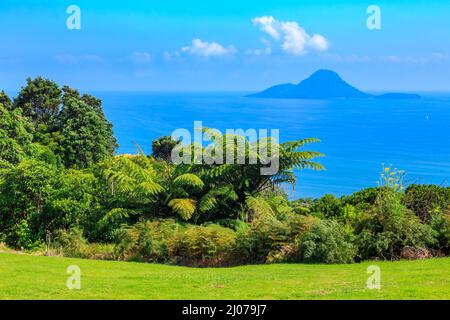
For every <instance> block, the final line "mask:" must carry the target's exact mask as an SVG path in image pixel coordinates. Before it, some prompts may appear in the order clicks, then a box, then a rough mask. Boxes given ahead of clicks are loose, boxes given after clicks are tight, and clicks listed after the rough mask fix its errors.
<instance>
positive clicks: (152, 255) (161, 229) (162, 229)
mask: <svg viewBox="0 0 450 320" xmlns="http://www.w3.org/2000/svg"><path fill="white" fill-rule="evenodd" d="M183 229H184V227H183V226H182V225H180V224H178V223H177V222H175V220H172V219H163V220H155V221H141V222H138V223H136V224H135V225H133V226H132V227H128V226H125V227H124V228H122V229H121V230H120V232H119V234H118V237H117V243H116V246H115V254H116V256H117V258H119V259H123V260H134V261H146V262H161V263H165V262H172V260H173V255H174V253H175V252H177V250H178V248H177V241H178V238H179V233H181V232H182V230H183Z"/></svg>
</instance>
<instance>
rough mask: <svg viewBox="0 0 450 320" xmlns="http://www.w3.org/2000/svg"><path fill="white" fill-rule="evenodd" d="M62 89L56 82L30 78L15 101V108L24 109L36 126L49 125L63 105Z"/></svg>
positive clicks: (23, 111)
mask: <svg viewBox="0 0 450 320" xmlns="http://www.w3.org/2000/svg"><path fill="white" fill-rule="evenodd" d="M61 94H62V92H61V89H60V88H59V86H58V85H57V84H56V82H54V81H52V80H48V79H44V78H42V77H37V78H35V79H31V78H28V79H27V85H26V86H25V87H22V89H21V90H20V93H19V95H18V96H17V97H16V98H15V99H14V103H13V108H20V109H22V113H23V115H24V116H26V117H29V118H30V119H31V120H32V121H33V122H34V123H35V124H36V125H40V124H44V125H49V124H50V123H51V122H52V121H53V120H54V117H55V116H56V115H57V114H58V112H59V108H60V105H61Z"/></svg>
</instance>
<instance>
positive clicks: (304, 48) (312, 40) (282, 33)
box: [252, 16, 330, 56]
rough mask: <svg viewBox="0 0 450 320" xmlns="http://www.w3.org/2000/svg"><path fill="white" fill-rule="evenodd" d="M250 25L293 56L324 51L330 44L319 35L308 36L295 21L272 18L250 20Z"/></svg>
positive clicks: (263, 17) (264, 17)
mask: <svg viewBox="0 0 450 320" xmlns="http://www.w3.org/2000/svg"><path fill="white" fill-rule="evenodd" d="M252 23H253V25H255V26H258V27H259V29H260V30H261V31H263V32H265V33H267V34H268V35H269V36H270V37H271V38H272V39H274V40H275V41H276V42H281V48H282V49H283V51H285V52H286V53H289V54H293V55H298V56H300V55H304V54H306V53H308V51H310V50H311V51H326V50H328V48H329V47H330V42H329V41H328V39H326V38H325V37H324V36H322V35H320V34H313V35H309V34H308V33H307V32H306V31H305V29H303V28H302V27H301V26H300V25H299V24H298V23H297V22H296V21H279V20H276V19H275V18H274V17H272V16H262V17H256V18H254V19H252Z"/></svg>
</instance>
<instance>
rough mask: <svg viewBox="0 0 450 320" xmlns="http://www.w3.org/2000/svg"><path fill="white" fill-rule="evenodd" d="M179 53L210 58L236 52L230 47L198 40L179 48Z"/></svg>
mask: <svg viewBox="0 0 450 320" xmlns="http://www.w3.org/2000/svg"><path fill="white" fill-rule="evenodd" d="M181 52H184V53H188V54H191V55H197V56H203V57H210V56H224V55H230V54H234V53H236V52H237V50H236V48H235V47H234V46H232V45H229V46H227V47H224V46H223V45H221V44H219V43H217V42H207V41H202V40H200V39H194V40H192V44H191V45H190V46H186V47H183V48H181Z"/></svg>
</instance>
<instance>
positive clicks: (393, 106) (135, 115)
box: [95, 92, 450, 198]
mask: <svg viewBox="0 0 450 320" xmlns="http://www.w3.org/2000/svg"><path fill="white" fill-rule="evenodd" d="M95 95H97V96H98V97H100V98H101V99H102V100H103V104H104V109H105V113H106V115H107V117H108V119H109V120H110V121H111V122H112V123H113V125H114V132H115V135H116V137H117V139H118V142H119V144H120V148H119V153H135V152H137V148H136V144H138V145H139V146H140V147H141V148H142V149H143V150H144V151H145V152H148V153H150V152H151V141H152V140H153V139H155V138H157V137H159V136H162V135H170V134H171V133H172V131H174V130H175V129H178V128H185V129H188V130H190V131H191V132H193V129H194V121H202V122H203V125H204V126H207V127H210V128H217V129H219V130H221V131H222V132H225V129H227V128H230V129H238V128H242V129H244V130H246V129H249V128H254V129H279V130H280V140H281V141H282V142H284V141H290V140H297V139H302V138H306V137H315V138H319V139H321V140H322V142H321V143H318V144H312V145H308V146H307V147H306V149H311V150H316V151H320V152H322V153H324V154H325V155H326V156H325V157H324V158H321V159H320V160H319V161H320V162H321V163H322V164H323V165H324V166H325V167H326V170H325V171H321V172H316V171H309V170H305V171H301V172H297V176H298V182H297V185H296V187H295V190H290V189H289V190H287V191H288V193H289V195H290V196H291V197H292V198H297V197H319V196H321V195H324V194H327V193H331V194H334V195H336V196H341V195H345V194H350V193H352V192H354V191H357V190H359V189H362V188H365V187H370V186H377V182H378V177H379V173H380V171H381V165H382V164H385V165H390V164H392V165H393V166H394V167H396V168H398V169H401V170H405V171H406V179H405V182H406V183H407V184H409V183H433V184H438V185H449V181H450V132H449V129H450V94H428V95H423V96H422V99H421V100H377V99H361V100H330V101H328V100H295V99H257V98H246V97H245V93H242V92H233V93H211V92H208V93H129V92H127V93H120V92H118V93H111V92H108V93H105V92H97V93H95Z"/></svg>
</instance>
